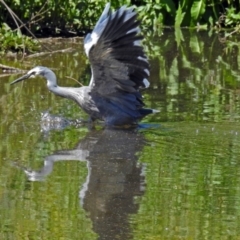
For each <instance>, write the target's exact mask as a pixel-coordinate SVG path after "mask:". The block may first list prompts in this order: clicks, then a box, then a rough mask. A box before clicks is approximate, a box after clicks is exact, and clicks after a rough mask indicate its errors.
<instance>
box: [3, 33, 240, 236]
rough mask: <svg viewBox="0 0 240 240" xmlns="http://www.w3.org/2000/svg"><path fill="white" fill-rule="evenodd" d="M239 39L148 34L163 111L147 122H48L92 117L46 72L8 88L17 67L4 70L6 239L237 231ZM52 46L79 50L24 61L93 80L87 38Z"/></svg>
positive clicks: (151, 98)
mask: <svg viewBox="0 0 240 240" xmlns="http://www.w3.org/2000/svg"><path fill="white" fill-rule="evenodd" d="M238 41H239V40H238V39H237V37H232V38H231V39H229V41H228V42H223V38H222V35H220V34H217V33H215V32H206V31H200V32H195V31H193V32H188V31H182V32H173V31H170V30H165V31H164V33H163V35H161V36H159V37H155V38H153V39H152V38H149V39H148V38H147V40H146V42H145V47H146V49H147V51H148V55H149V57H150V62H151V78H150V81H151V83H152V84H151V88H150V89H149V90H147V91H146V92H145V93H144V95H145V102H146V105H147V106H149V107H152V108H156V109H160V110H161V113H160V114H156V115H154V116H149V117H147V118H145V119H144V120H143V122H142V125H141V126H142V127H141V128H139V129H138V130H118V129H115V130H111V129H102V127H101V126H97V130H89V129H88V127H87V126H86V125H81V124H80V125H78V126H75V125H70V126H67V127H66V126H65V124H63V125H61V124H59V122H58V123H56V124H55V125H54V124H49V123H48V122H46V121H41V118H42V116H44V114H46V112H49V114H54V117H58V116H62V117H64V123H65V119H66V122H67V123H68V121H72V120H74V119H76V118H78V119H79V118H87V116H86V114H84V113H83V112H81V111H79V108H78V106H77V105H76V104H75V103H74V102H71V101H70V100H67V99H62V98H59V97H56V96H55V95H53V94H51V93H49V92H48V91H47V88H46V86H45V85H46V83H45V81H44V80H42V79H29V80H27V81H26V82H25V83H23V84H21V83H20V84H18V85H14V86H10V85H9V83H10V82H11V81H13V80H14V79H16V76H13V75H10V76H5V77H2V78H1V81H0V85H1V87H0V116H1V118H0V123H1V124H0V142H1V144H0V166H1V167H0V183H1V184H0V239H84V240H85V239H111V240H112V239H200V240H202V239H239V236H240V197H239V196H240V171H239V168H240V164H239V159H240V150H239V149H240V123H239V109H240V102H239V89H240V74H239V69H240V58H239V46H238ZM52 45H56V48H59V47H62V48H68V47H73V48H74V49H75V50H74V51H73V52H67V53H58V54H54V55H52V56H43V57H41V58H37V59H35V58H33V59H26V60H25V62H24V64H25V66H27V67H26V68H31V67H33V66H35V65H45V66H48V67H50V68H52V69H53V70H54V71H55V72H56V74H57V76H58V78H59V85H62V86H75V87H77V86H78V84H77V83H76V82H75V81H73V80H71V79H70V78H68V77H67V76H69V77H71V78H75V79H78V80H79V81H81V82H83V83H84V84H87V82H88V81H89V79H90V69H89V65H88V64H87V60H86V58H85V55H84V54H83V51H82V44H81V43H75V42H67V43H65V42H63V43H62V42H60V43H59V42H56V43H55V44H52ZM2 63H3V64H9V65H10V64H11V65H14V66H20V64H19V63H18V62H13V61H11V60H9V59H5V60H3V62H2ZM53 127H55V130H50V129H51V128H53Z"/></svg>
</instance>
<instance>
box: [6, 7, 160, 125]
mask: <svg viewBox="0 0 240 240" xmlns="http://www.w3.org/2000/svg"><path fill="white" fill-rule="evenodd" d="M139 34H140V29H139V21H138V20H137V14H136V12H135V11H133V8H126V6H123V7H121V8H120V9H118V10H117V11H115V12H113V13H112V12H111V10H110V4H109V3H108V4H107V5H106V7H105V9H104V11H103V13H102V15H101V17H100V19H99V20H98V22H97V24H96V26H95V27H94V29H93V31H92V33H91V34H88V35H87V36H86V38H85V40H84V48H85V52H86V54H87V56H88V57H89V60H90V63H91V70H92V78H91V81H90V84H89V86H83V87H79V88H73V87H60V86H58V85H57V78H56V75H55V74H54V72H53V71H52V70H50V69H49V68H46V67H42V66H38V67H35V68H33V69H31V70H30V71H28V73H27V74H26V75H24V76H22V77H20V78H18V79H17V80H15V81H13V82H12V83H11V84H14V83H16V82H20V81H22V80H24V79H27V78H30V77H35V76H37V75H41V76H43V77H44V78H46V80H47V87H48V89H49V90H50V91H51V92H53V93H55V94H56V95H59V96H61V97H65V98H69V99H72V100H74V101H75V102H76V103H77V104H78V105H79V106H80V107H81V108H82V109H83V110H84V111H85V112H86V113H88V114H89V115H90V118H91V120H96V119H101V120H103V121H104V122H105V124H106V125H108V126H113V125H114V126H118V125H129V124H130V125H132V124H136V123H137V122H138V121H139V120H140V119H142V118H143V117H145V116H146V115H148V114H150V113H155V112H158V111H157V110H154V109H147V108H144V103H143V99H142V95H141V92H140V90H141V89H144V88H147V87H148V86H149V82H148V80H147V79H148V77H149V63H148V60H147V57H146V55H145V53H144V51H143V48H142V46H141V39H142V36H140V35H139Z"/></svg>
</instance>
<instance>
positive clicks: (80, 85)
mask: <svg viewBox="0 0 240 240" xmlns="http://www.w3.org/2000/svg"><path fill="white" fill-rule="evenodd" d="M66 78H69V79H72V80H74V81H75V82H77V83H78V84H79V85H80V86H82V87H83V86H84V85H83V84H82V83H80V82H79V81H78V80H77V79H75V78H72V77H69V76H66Z"/></svg>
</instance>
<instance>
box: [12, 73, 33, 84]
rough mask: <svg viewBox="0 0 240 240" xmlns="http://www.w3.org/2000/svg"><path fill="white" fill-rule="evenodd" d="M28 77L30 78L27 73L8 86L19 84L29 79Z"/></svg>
mask: <svg viewBox="0 0 240 240" xmlns="http://www.w3.org/2000/svg"><path fill="white" fill-rule="evenodd" d="M30 77H31V74H29V73H28V74H25V75H23V76H22V77H20V78H18V79H16V80H15V81H13V82H11V83H10V84H11V85H12V84H14V83H17V82H21V81H23V80H25V79H28V78H30Z"/></svg>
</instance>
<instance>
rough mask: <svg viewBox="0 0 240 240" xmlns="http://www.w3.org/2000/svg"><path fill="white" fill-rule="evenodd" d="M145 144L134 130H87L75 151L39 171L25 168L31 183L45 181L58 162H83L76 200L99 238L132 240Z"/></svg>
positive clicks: (48, 161)
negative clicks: (84, 167)
mask: <svg viewBox="0 0 240 240" xmlns="http://www.w3.org/2000/svg"><path fill="white" fill-rule="evenodd" d="M144 145H145V139H144V136H143V135H142V134H140V133H138V131H137V130H116V129H105V130H102V131H90V132H89V133H88V134H87V136H86V137H85V138H84V139H81V140H80V141H79V143H78V144H77V145H76V147H75V148H74V149H70V150H62V151H57V152H55V153H53V154H52V155H49V156H47V157H46V158H45V159H44V166H43V167H42V168H41V169H39V170H38V171H35V170H30V169H24V168H22V169H23V170H24V172H25V174H26V175H27V177H28V179H29V180H30V181H41V180H44V179H45V178H46V177H47V176H48V175H49V174H51V172H52V171H53V167H54V163H55V162H59V161H67V160H77V161H86V165H87V168H88V175H87V177H86V180H85V182H84V184H83V185H82V186H79V188H80V191H79V201H80V204H81V206H82V207H83V208H84V209H85V210H86V212H87V213H88V214H87V215H88V216H89V217H90V219H91V221H92V223H93V231H94V232H96V233H97V234H98V235H99V238H98V239H109V240H110V239H111V240H112V239H131V237H132V234H131V230H130V229H131V228H130V223H129V215H130V214H134V213H137V211H138V208H139V206H138V204H136V203H135V202H134V199H135V197H136V196H141V195H143V194H144V184H145V183H144V166H142V165H141V164H139V163H138V157H137V154H136V153H137V152H140V151H141V150H142V149H143V147H144Z"/></svg>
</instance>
